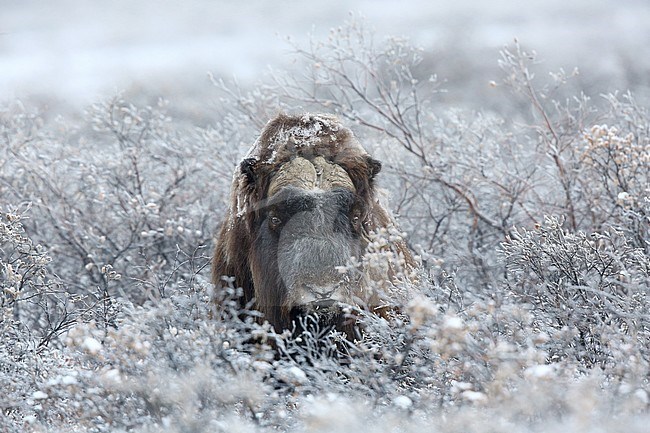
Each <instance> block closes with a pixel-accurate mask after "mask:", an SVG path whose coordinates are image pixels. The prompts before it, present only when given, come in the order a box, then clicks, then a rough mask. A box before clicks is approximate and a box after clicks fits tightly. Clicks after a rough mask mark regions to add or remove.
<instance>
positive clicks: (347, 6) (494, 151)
mask: <svg viewBox="0 0 650 433" xmlns="http://www.w3.org/2000/svg"><path fill="white" fill-rule="evenodd" d="M648 41H650V3H648V2H647V1H646V0H637V1H634V0H590V1H588V0H575V1H566V0H564V1H559V0H547V1H542V0H530V1H526V2H516V1H505V0H494V1H491V2H484V1H479V0H475V1H471V0H455V1H452V0H439V1H424V0H421V1H420V0H409V1H401V2H397V1H395V2H394V1H388V0H376V1H370V0H367V1H364V0H355V1H342V0H332V1H329V2H305V1H285V2H270V1H262V0H251V1H225V0H221V1H208V0H188V1H184V2H172V1H167V0H164V1H135V0H131V1H126V0H115V1H111V2H99V1H96V2H91V1H82V0H60V1H48V2H44V1H35V0H24V1H14V0H0V432H9V433H18V432H32V431H33V432H61V433H63V432H84V433H86V432H142V433H144V432H159V431H165V432H229V433H230V432H312V433H317V432H318V433H321V432H322V433H329V432H332V433H333V432H342V431H373V432H406V433H411V432H413V433H415V432H424V431H435V432H444V433H447V432H448V433H451V432H459V431H463V432H476V433H482V432H485V433H488V432H508V433H511V432H514V433H517V432H548V433H551V432H576V433H577V432H581V433H582V432H585V433H596V432H608V433H609V432H621V433H645V432H647V431H648V425H650V344H649V343H648V342H649V341H650V115H649V112H648V109H649V107H650V55H649V54H650V51H649V49H648ZM281 111H284V112H290V113H300V112H303V111H311V112H325V113H329V114H335V115H337V116H338V117H339V118H340V119H341V122H342V123H343V124H344V125H347V126H349V127H350V128H351V129H352V130H353V131H354V134H355V135H356V136H357V137H358V138H359V141H360V142H361V143H362V144H363V146H364V147H365V148H366V149H367V150H368V152H369V153H370V154H371V155H372V156H373V157H375V158H377V159H379V160H381V161H382V163H383V168H382V170H381V172H380V173H379V174H378V176H377V182H378V184H379V186H380V187H381V192H380V194H381V197H382V199H385V201H386V203H387V204H386V206H387V207H388V208H389V209H390V211H391V212H393V213H394V215H395V216H396V218H397V220H398V222H399V226H400V229H401V230H399V231H398V230H396V229H395V230H389V231H378V232H377V233H371V234H369V235H368V238H369V245H368V249H367V252H366V254H365V255H364V256H363V257H362V258H361V261H360V262H359V261H357V263H356V264H355V263H352V262H350V263H348V267H349V268H351V269H353V270H357V271H359V270H361V272H370V271H368V269H374V268H382V267H383V268H390V269H393V268H398V267H399V264H400V261H402V262H403V260H402V257H400V256H399V254H397V253H396V252H395V251H392V250H391V249H390V248H388V247H386V245H388V244H389V243H388V241H391V242H392V241H394V240H395V239H398V240H400V239H402V238H403V239H404V240H405V241H406V243H407V244H408V246H409V247H410V248H411V250H412V251H413V252H414V253H415V254H416V255H417V256H418V260H419V263H420V266H419V268H418V274H417V278H411V279H399V278H395V280H394V281H392V282H391V283H390V287H391V290H395V291H399V292H401V293H411V294H412V296H411V298H412V299H409V300H407V301H405V302H403V303H401V304H400V305H399V306H398V307H399V308H397V309H396V311H394V312H393V314H392V316H391V317H379V316H377V315H374V314H370V313H368V312H367V311H364V310H362V309H359V310H357V309H356V307H352V306H351V307H349V308H350V309H351V310H350V311H351V313H354V314H355V315H356V316H357V320H358V323H360V324H361V326H362V329H363V335H362V336H361V337H360V338H358V339H356V340H355V341H349V340H346V339H344V338H343V336H342V335H340V334H338V333H336V332H331V331H328V330H321V329H318V327H316V329H313V328H312V329H311V331H312V332H311V333H307V334H304V335H301V336H300V338H295V335H294V336H292V335H291V333H290V332H289V333H287V332H282V330H274V329H272V328H271V327H270V326H268V324H263V323H259V321H258V320H255V318H256V317H257V316H256V314H257V312H256V311H254V310H250V309H244V310H242V309H239V308H238V307H237V304H236V303H235V302H234V301H232V302H230V301H231V300H234V299H235V298H236V295H237V291H236V288H232V290H231V291H230V292H228V293H227V294H223V293H222V296H225V299H224V300H222V302H221V304H220V307H219V308H215V304H214V302H212V301H211V299H212V298H213V295H214V293H213V286H212V284H211V283H210V281H211V277H210V260H211V256H212V248H213V236H214V234H215V233H216V231H217V228H218V225H219V223H220V222H221V221H223V219H224V217H225V216H226V214H227V210H228V207H229V205H230V200H231V196H230V193H229V189H230V184H231V179H232V174H233V170H234V169H235V167H236V164H237V163H238V162H239V161H240V160H241V158H242V157H243V156H244V155H245V154H246V152H247V150H248V149H249V147H250V146H251V144H252V143H253V142H254V141H255V139H256V138H257V136H258V135H259V132H260V130H261V128H262V127H263V126H264V125H265V123H266V122H267V121H268V120H269V119H270V118H272V117H273V116H275V115H277V114H278V112H281ZM235 206H236V204H235ZM373 281H374V280H373ZM383 284H384V285H383V286H382V287H386V284H387V282H383ZM377 285H378V286H379V285H380V284H379V283H378V282H377ZM276 331H277V332H276ZM321 331H322V332H321Z"/></svg>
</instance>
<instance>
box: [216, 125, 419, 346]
mask: <svg viewBox="0 0 650 433" xmlns="http://www.w3.org/2000/svg"><path fill="white" fill-rule="evenodd" d="M380 169H381V163H380V162H379V161H377V160H375V159H373V158H372V157H371V156H370V155H368V153H367V152H366V151H365V150H364V149H363V148H362V147H361V145H360V144H359V143H358V141H357V140H356V139H355V137H354V135H353V134H352V132H351V131H350V130H349V129H347V128H345V127H343V126H342V125H341V124H340V123H339V121H338V120H337V119H336V118H335V117H332V116H329V115H322V114H321V115H311V114H306V115H303V116H288V115H279V116H278V117H276V118H275V119H273V120H271V121H270V122H269V123H268V124H267V125H266V127H265V128H264V129H263V130H262V133H261V135H260V137H259V138H258V139H257V141H256V142H255V144H254V145H253V147H252V148H251V150H250V151H249V153H248V155H247V156H246V157H245V158H244V160H243V161H242V162H241V163H240V165H239V167H237V169H236V170H235V174H234V177H233V184H232V190H231V203H230V212H229V213H228V215H227V217H226V220H225V221H224V223H223V224H222V226H221V229H220V231H219V234H218V237H217V239H216V248H215V254H214V259H213V266H212V278H213V283H214V284H215V286H216V289H217V293H218V291H219V289H220V288H223V287H224V285H225V280H223V279H222V277H224V276H227V277H234V284H235V286H236V287H241V288H242V289H243V295H242V296H241V298H240V299H239V302H240V304H241V305H242V306H244V305H248V304H250V303H251V302H253V305H254V308H255V309H256V310H258V311H260V312H261V313H262V314H263V317H264V319H265V320H268V321H269V322H270V323H271V324H272V325H273V326H274V327H275V329H276V330H277V331H280V330H282V329H291V328H292V327H293V322H294V321H295V319H296V318H297V316H300V315H304V314H310V313H311V312H318V316H319V318H321V319H322V320H325V321H327V322H328V324H330V325H333V326H335V327H337V328H338V329H340V330H343V331H345V332H347V333H348V334H349V333H350V331H349V326H348V325H349V319H346V318H345V315H344V314H343V313H342V306H344V305H346V304H353V305H355V306H359V307H362V308H366V309H368V310H370V311H375V312H378V313H380V312H382V311H384V309H385V308H386V306H387V305H388V304H390V297H387V296H386V295H385V294H383V293H380V291H378V290H377V287H382V286H385V284H384V283H386V282H390V279H391V278H393V277H394V274H395V273H394V269H388V271H387V272H386V273H385V274H383V275H382V273H381V272H380V273H379V275H378V273H377V272H374V273H373V272H366V271H365V270H364V269H359V268H360V265H359V263H362V262H363V260H362V259H363V256H364V254H365V253H366V251H367V247H368V244H369V241H370V234H371V233H372V232H374V231H376V230H378V229H381V228H389V227H391V226H393V225H394V221H393V220H392V218H391V217H390V216H389V213H388V212H387V211H386V210H385V209H384V207H382V205H381V204H380V203H379V201H378V199H377V197H376V194H375V188H374V180H375V176H376V175H377V173H379V171H380ZM384 247H385V248H390V249H392V250H393V251H394V252H396V253H397V254H398V255H399V257H401V259H402V262H403V263H404V264H406V267H414V264H415V262H414V260H413V257H412V255H411V253H410V252H409V250H408V248H407V247H406V245H405V244H404V243H403V241H401V240H399V239H398V240H395V241H393V242H392V244H390V245H389V244H387V245H385V246H384ZM351 261H353V262H354V263H356V264H357V265H355V266H350V263H351ZM389 268H390V266H389ZM391 274H393V275H391ZM378 280H380V281H378Z"/></svg>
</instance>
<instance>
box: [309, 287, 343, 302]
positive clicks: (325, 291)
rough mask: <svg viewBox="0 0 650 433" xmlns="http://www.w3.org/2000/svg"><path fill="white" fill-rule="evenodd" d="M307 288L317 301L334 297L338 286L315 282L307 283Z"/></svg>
mask: <svg viewBox="0 0 650 433" xmlns="http://www.w3.org/2000/svg"><path fill="white" fill-rule="evenodd" d="M305 288H306V289H307V291H308V292H310V293H311V294H312V295H314V297H315V298H316V300H317V301H320V300H328V299H330V298H331V297H332V295H333V294H334V292H336V289H337V288H338V286H316V285H314V284H305Z"/></svg>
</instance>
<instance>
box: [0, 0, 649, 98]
mask: <svg viewBox="0 0 650 433" xmlns="http://www.w3.org/2000/svg"><path fill="white" fill-rule="evenodd" d="M352 17H353V19H362V20H364V22H365V24H364V26H365V27H366V28H367V29H370V30H373V31H374V33H375V36H376V39H377V41H378V42H381V40H382V39H384V38H385V37H387V36H388V35H391V36H400V37H405V38H408V39H410V40H411V41H412V43H414V44H415V45H417V46H419V47H421V48H422V49H423V50H424V62H423V65H424V66H425V67H426V68H427V69H428V71H427V72H428V73H435V74H437V75H438V76H439V77H440V78H441V79H442V80H444V82H445V87H446V88H447V89H448V90H449V96H448V101H447V102H449V103H457V104H462V105H467V106H470V107H472V108H480V106H481V104H482V100H483V99H484V98H485V96H484V92H487V91H488V87H489V86H488V83H489V82H490V81H491V80H495V79H498V78H499V77H498V74H499V71H498V68H497V61H498V58H499V50H500V49H501V48H502V47H503V46H504V45H507V44H510V43H512V41H513V39H514V38H517V39H518V40H519V41H520V43H521V44H522V45H523V46H524V47H526V48H528V49H534V50H535V51H537V53H538V56H539V58H540V59H542V60H543V61H544V63H545V65H544V69H545V70H556V69H558V68H564V69H565V70H567V72H570V71H572V70H573V68H574V67H579V69H580V77H581V78H580V86H581V87H582V90H585V91H586V92H587V93H588V94H595V95H597V94H599V93H602V92H610V91H614V90H621V91H625V90H627V89H631V90H633V91H634V92H635V93H636V95H637V97H638V98H640V99H642V97H643V96H644V95H647V94H648V87H649V84H650V55H649V54H650V52H649V48H648V41H650V2H648V1H647V0H572V1H566V0H528V1H526V2H520V1H514V0H492V1H489V2H486V1H483V0H436V1H428V0H406V1H399V2H398V1H388V0H329V1H321V2H305V1H298V0H289V1H283V2H272V1H264V0H247V1H228V0H219V1H214V0H212V1H209V0H186V1H183V2H177V1H167V0H159V1H148V0H114V1H111V2H99V1H94V2H93V1H86V0H59V1H48V2H44V1H38V0H1V1H0V100H2V101H7V100H11V99H14V98H20V99H23V100H31V101H34V102H37V103H43V104H48V105H50V104H53V103H54V102H55V101H56V103H57V104H59V105H67V106H69V107H72V108H79V107H83V106H85V105H87V104H88V103H90V102H93V101H95V100H97V99H98V98H101V97H106V96H111V95H114V94H115V93H117V92H118V91H124V92H125V93H127V95H128V94H133V95H137V94H148V95H159V96H164V97H165V98H167V99H170V100H172V102H176V100H186V99H188V98H189V99H194V100H197V99H205V98H206V96H207V97H209V96H210V91H211V89H212V88H213V87H212V85H211V83H210V81H209V79H208V73H212V74H214V75H215V76H217V77H224V78H226V79H233V78H234V79H236V80H238V82H239V83H240V84H241V85H242V86H244V87H247V86H251V85H254V84H255V83H257V82H259V81H260V80H263V76H264V74H265V71H267V69H268V68H269V67H273V68H276V69H277V68H280V69H286V70H287V71H288V72H289V73H291V70H292V68H293V67H297V66H295V65H294V64H293V61H294V59H293V58H292V55H291V49H292V48H291V46H290V45H289V44H288V43H287V38H288V37H290V38H291V39H292V40H293V41H294V42H295V43H297V44H299V45H302V46H305V45H307V44H308V43H309V41H310V38H313V39H315V40H319V39H322V38H323V37H326V35H327V34H328V32H329V30H330V29H331V28H332V27H336V26H340V25H343V24H344V23H345V21H346V20H350V19H352ZM455 89H458V91H456V92H455V91H454V90H455Z"/></svg>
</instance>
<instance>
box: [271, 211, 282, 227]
mask: <svg viewBox="0 0 650 433" xmlns="http://www.w3.org/2000/svg"><path fill="white" fill-rule="evenodd" d="M269 224H270V225H271V228H277V227H279V226H280V224H282V220H281V219H280V217H278V216H277V215H274V214H271V215H269Z"/></svg>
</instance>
